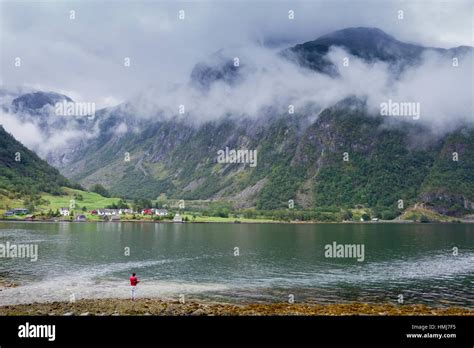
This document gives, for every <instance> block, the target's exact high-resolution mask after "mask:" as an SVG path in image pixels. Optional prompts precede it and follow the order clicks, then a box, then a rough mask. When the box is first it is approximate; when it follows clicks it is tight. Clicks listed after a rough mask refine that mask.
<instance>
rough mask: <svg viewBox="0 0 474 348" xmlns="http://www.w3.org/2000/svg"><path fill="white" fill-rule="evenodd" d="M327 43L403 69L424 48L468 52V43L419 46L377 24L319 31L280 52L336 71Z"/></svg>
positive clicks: (312, 66) (315, 67)
mask: <svg viewBox="0 0 474 348" xmlns="http://www.w3.org/2000/svg"><path fill="white" fill-rule="evenodd" d="M331 47H340V48H343V49H345V50H346V51H347V52H348V53H350V54H352V55H354V56H356V57H359V58H361V59H364V60H365V61H368V62H374V61H377V60H378V61H383V62H387V63H390V64H393V65H394V67H393V69H394V70H395V69H403V68H404V67H406V66H409V65H415V64H418V63H419V62H420V60H421V58H422V55H423V54H424V53H426V52H430V51H432V52H437V53H441V54H444V55H447V56H448V57H450V58H452V57H455V56H458V55H460V54H461V55H463V54H466V53H468V52H469V51H471V52H472V50H473V48H472V47H467V46H460V47H456V48H452V49H442V48H434V47H423V46H419V45H414V44H409V43H404V42H401V41H398V40H397V39H395V38H394V37H393V36H391V35H388V34H387V33H385V32H383V31H382V30H380V29H377V28H365V27H361V28H347V29H342V30H338V31H335V32H332V33H329V34H327V35H323V36H321V37H319V38H318V39H316V40H314V41H309V42H305V43H303V44H299V45H296V46H294V47H290V48H288V49H286V50H284V51H283V52H282V55H283V56H285V57H287V58H289V59H294V60H295V61H296V62H297V63H298V64H300V65H301V66H304V67H307V68H309V69H312V70H316V71H319V72H322V73H327V74H329V75H336V74H337V67H336V66H335V65H334V64H333V63H331V62H330V61H329V59H327V57H326V54H327V53H328V52H329V50H330V48H331Z"/></svg>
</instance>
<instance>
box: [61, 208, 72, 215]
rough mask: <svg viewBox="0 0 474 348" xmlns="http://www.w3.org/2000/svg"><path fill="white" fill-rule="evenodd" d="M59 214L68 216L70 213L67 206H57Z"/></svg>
mask: <svg viewBox="0 0 474 348" xmlns="http://www.w3.org/2000/svg"><path fill="white" fill-rule="evenodd" d="M59 214H61V215H62V216H69V215H70V214H71V211H70V210H69V208H59Z"/></svg>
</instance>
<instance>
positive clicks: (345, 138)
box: [20, 28, 474, 217]
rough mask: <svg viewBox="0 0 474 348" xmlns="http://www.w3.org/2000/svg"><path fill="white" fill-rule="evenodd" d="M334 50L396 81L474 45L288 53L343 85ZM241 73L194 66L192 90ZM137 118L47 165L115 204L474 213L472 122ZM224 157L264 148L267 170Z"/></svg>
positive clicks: (355, 32) (112, 120)
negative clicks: (103, 192) (377, 65)
mask: <svg viewBox="0 0 474 348" xmlns="http://www.w3.org/2000/svg"><path fill="white" fill-rule="evenodd" d="M334 46H338V47H343V48H344V49H346V50H348V51H349V52H350V53H351V54H353V55H355V56H357V57H360V58H361V59H364V60H366V61H369V62H370V61H385V62H391V66H393V67H396V68H394V71H395V72H396V71H399V69H403V68H404V67H405V66H407V65H410V64H418V62H419V60H420V59H421V56H422V54H423V53H424V52H427V51H430V50H432V51H436V52H439V53H441V54H445V55H447V56H450V55H452V54H467V53H469V52H472V48H470V47H460V48H455V49H451V50H444V49H437V48H425V47H422V46H417V45H413V44H408V43H403V42H400V41H398V40H396V39H395V38H393V37H392V36H390V35H388V34H386V33H384V32H382V31H381V30H379V29H374V28H349V29H344V30H340V31H337V32H334V33H330V34H328V35H324V36H322V37H320V38H318V39H316V40H314V41H310V42H307V43H303V44H300V45H296V46H294V47H290V48H288V49H287V50H284V51H283V52H282V53H281V54H282V55H283V56H285V57H286V58H288V59H291V61H293V62H295V63H296V64H297V65H299V66H302V67H305V68H309V69H313V70H316V71H320V72H323V73H326V74H329V75H332V76H335V75H337V67H335V66H333V65H332V63H331V62H330V61H329V60H328V58H327V56H326V54H327V53H328V52H329V50H330V48H331V47H334ZM239 74H240V70H238V69H235V67H234V66H233V64H230V63H229V60H226V59H225V58H223V57H222V55H221V54H220V53H219V52H218V53H217V54H216V55H214V56H213V57H212V58H211V59H210V60H209V61H208V62H201V63H197V64H196V66H195V68H194V69H193V70H192V72H191V76H190V86H191V88H195V89H199V90H202V91H203V95H205V93H207V91H208V90H209V87H210V86H211V85H212V83H214V82H216V81H223V82H224V83H226V84H228V85H231V86H232V85H233V84H237V83H238V84H244V83H245V78H244V77H242V76H240V75H239ZM20 98H21V97H20ZM157 98H158V99H159V95H158V96H157ZM33 99H35V98H33ZM40 99H41V98H40ZM22 100H26V101H30V100H31V98H24V99H22ZM22 105H30V106H32V105H34V106H41V105H43V106H44V104H42V102H38V103H36V102H32V103H31V104H30V102H27V103H26V104H25V102H22ZM137 110H139V109H136V110H135V109H133V108H131V107H129V105H128V103H124V104H122V105H119V106H117V107H115V108H109V109H104V110H100V111H98V112H97V113H96V117H95V118H94V119H93V120H81V121H74V122H77V123H76V124H75V127H78V129H81V130H83V131H84V134H90V133H92V132H95V133H96V134H95V136H93V137H90V138H85V137H83V138H82V139H81V140H80V141H78V142H76V143H74V144H72V145H70V147H68V148H67V149H62V150H63V152H62V153H60V154H55V155H54V156H53V155H51V156H49V157H47V158H48V160H49V161H50V163H54V164H55V165H56V166H57V167H58V168H59V169H60V170H61V173H62V174H64V175H65V176H66V177H68V178H70V179H72V180H74V181H78V182H80V183H81V184H82V185H84V186H86V187H91V186H93V185H94V184H102V185H103V186H104V187H106V188H107V189H108V190H109V191H110V192H111V194H112V195H114V196H122V197H126V198H148V199H157V198H158V197H159V196H163V195H165V196H166V197H168V198H173V199H185V200H197V199H204V200H218V201H229V202H231V203H232V204H233V205H234V206H235V207H237V208H249V207H256V208H258V209H262V210H272V209H282V208H287V207H288V203H289V201H290V200H293V201H294V202H295V206H296V207H297V208H303V209H314V208H318V207H338V208H341V207H344V208H352V207H358V206H362V207H371V208H374V209H378V210H380V211H384V212H387V216H391V217H394V216H396V215H398V214H399V213H400V212H401V211H402V210H403V209H405V208H407V207H409V206H413V205H415V204H418V203H422V204H424V205H425V206H427V207H429V208H431V209H433V210H436V211H438V212H440V213H442V214H447V215H453V216H460V215H465V214H470V213H471V214H472V213H473V211H474V203H473V202H474V129H473V127H472V124H471V125H467V124H460V125H459V127H457V128H455V129H454V130H453V131H451V132H448V133H444V134H442V135H440V134H432V130H431V129H429V128H428V127H426V125H423V124H421V123H413V122H409V121H405V120H403V119H402V120H399V119H397V120H395V119H393V120H391V122H388V121H387V119H386V118H384V117H382V116H380V115H379V116H377V115H374V114H373V113H371V112H369V109H368V107H367V105H366V100H364V99H363V98H355V97H354V98H347V99H344V100H340V101H339V102H338V103H336V104H334V105H332V106H330V107H327V108H324V109H322V110H320V109H318V110H315V109H314V108H311V107H307V108H301V109H300V110H299V111H298V112H297V113H295V114H288V113H286V112H283V113H282V112H281V111H275V110H273V109H271V108H269V110H268V111H266V112H262V115H260V117H258V118H255V117H250V116H245V115H229V114H225V115H222V117H221V118H219V119H215V120H212V121H207V122H201V123H193V122H189V120H187V119H186V118H184V117H178V115H176V117H172V118H162V117H159V114H158V113H157V115H156V117H149V118H146V117H137V113H138V112H139V111H137ZM23 114H25V112H23ZM70 125H71V124H70ZM58 127H60V124H59V125H58ZM226 148H227V149H236V150H238V149H250V150H256V151H257V165H256V166H251V165H249V164H248V163H247V164H243V163H219V162H218V160H217V159H218V153H219V151H225V150H226ZM454 152H456V153H457V154H458V160H457V161H454V160H453V153H454ZM344 159H347V160H344ZM400 200H401V201H403V207H402V208H400V207H399V206H400Z"/></svg>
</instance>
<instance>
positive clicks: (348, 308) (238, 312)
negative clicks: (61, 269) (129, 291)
mask: <svg viewBox="0 0 474 348" xmlns="http://www.w3.org/2000/svg"><path fill="white" fill-rule="evenodd" d="M0 315H2V316H12V315H13V316H15V315H28V316H36V315H49V316H54V315H56V316H73V315H75V316H88V315H95V316H116V315H138V316H141V315H159V316H190V315H192V316H229V315H230V316H283V315H298V316H301V315H329V316H343V315H373V316H387V315H388V316H397V315H409V316H411V315H448V316H449V315H451V316H454V315H468V316H474V309H466V308H460V307H448V308H441V307H440V308H438V307H428V306H426V305H421V304H417V305H408V304H407V305H393V304H369V303H347V304H297V303H294V304H289V303H266V304H260V303H258V304H257V303H254V304H229V303H216V302H201V301H200V302H197V301H190V302H186V303H180V302H178V301H165V300H161V299H149V298H143V299H138V300H136V301H130V300H129V299H114V298H109V299H83V300H77V301H76V302H74V303H70V302H49V303H32V304H20V305H7V306H1V307H0Z"/></svg>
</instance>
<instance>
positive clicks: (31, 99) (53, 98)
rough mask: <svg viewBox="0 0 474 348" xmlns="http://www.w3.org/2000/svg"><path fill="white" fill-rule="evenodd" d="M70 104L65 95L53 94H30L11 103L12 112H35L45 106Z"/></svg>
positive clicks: (70, 100) (69, 99)
mask: <svg viewBox="0 0 474 348" xmlns="http://www.w3.org/2000/svg"><path fill="white" fill-rule="evenodd" d="M63 101H66V102H72V101H73V100H72V99H71V98H69V97H68V96H66V95H63V94H59V93H54V92H32V93H27V94H23V95H21V96H19V97H17V98H15V99H14V100H13V102H12V108H13V110H14V111H19V110H21V111H27V112H37V111H39V110H41V109H42V108H43V107H45V106H53V107H54V105H55V104H56V103H60V102H63Z"/></svg>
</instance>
